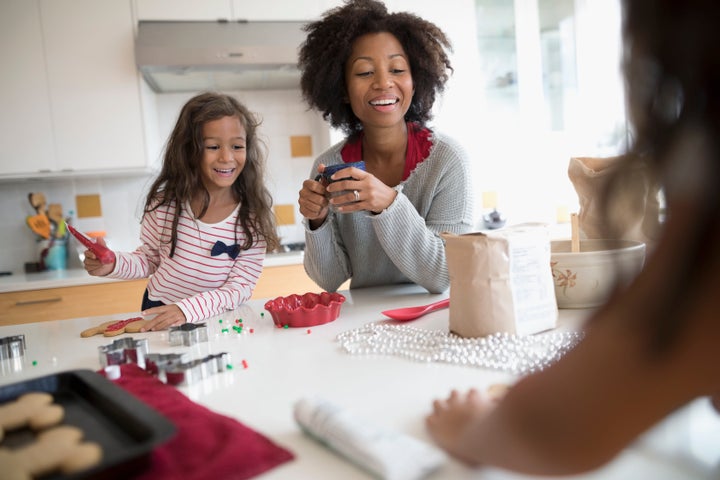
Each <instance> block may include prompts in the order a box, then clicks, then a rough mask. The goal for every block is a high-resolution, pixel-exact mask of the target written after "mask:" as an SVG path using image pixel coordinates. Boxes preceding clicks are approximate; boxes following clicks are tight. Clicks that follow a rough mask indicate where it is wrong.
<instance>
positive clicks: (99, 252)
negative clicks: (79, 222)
mask: <svg viewBox="0 0 720 480" xmlns="http://www.w3.org/2000/svg"><path fill="white" fill-rule="evenodd" d="M66 225H67V228H68V231H69V232H70V233H72V235H73V237H75V238H77V239H78V240H79V241H80V243H82V244H83V245H85V246H86V247H87V249H88V250H90V251H91V252H93V253H94V254H95V256H97V258H98V260H100V262H101V263H113V262H114V261H115V252H113V251H112V250H110V249H109V248H107V247H105V246H103V245H100V244H99V243H95V242H93V241H92V240H90V239H89V238H87V237H86V236H85V235H83V234H82V233H80V232H78V231H77V230H76V229H75V227H73V226H72V225H69V224H66Z"/></svg>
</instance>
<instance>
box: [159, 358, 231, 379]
mask: <svg viewBox="0 0 720 480" xmlns="http://www.w3.org/2000/svg"><path fill="white" fill-rule="evenodd" d="M229 363H230V354H229V353H227V352H223V353H218V354H216V355H208V356H207V357H205V358H201V359H198V360H193V361H192V362H188V363H181V364H174V365H170V366H168V368H167V369H166V370H165V381H166V383H167V384H169V385H192V384H193V383H195V382H198V381H200V380H204V379H206V378H208V377H209V376H211V375H214V374H216V373H220V372H224V371H226V370H228V365H229Z"/></svg>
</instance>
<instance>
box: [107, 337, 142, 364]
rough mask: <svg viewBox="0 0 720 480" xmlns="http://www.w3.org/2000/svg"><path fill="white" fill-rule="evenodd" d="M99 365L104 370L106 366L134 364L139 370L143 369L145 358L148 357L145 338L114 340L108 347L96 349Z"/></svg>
mask: <svg viewBox="0 0 720 480" xmlns="http://www.w3.org/2000/svg"><path fill="white" fill-rule="evenodd" d="M98 353H99V355H100V365H101V366H102V367H103V368H105V367H107V366H108V365H122V364H123V363H136V364H137V365H138V366H140V368H145V358H146V357H147V355H148V340H147V338H140V339H137V340H136V339H134V338H132V337H124V338H119V339H117V340H115V341H114V342H113V343H111V344H109V345H103V346H100V347H98Z"/></svg>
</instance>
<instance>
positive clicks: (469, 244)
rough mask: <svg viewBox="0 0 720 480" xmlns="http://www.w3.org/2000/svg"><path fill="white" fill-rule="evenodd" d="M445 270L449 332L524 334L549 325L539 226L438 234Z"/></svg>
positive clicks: (546, 264)
mask: <svg viewBox="0 0 720 480" xmlns="http://www.w3.org/2000/svg"><path fill="white" fill-rule="evenodd" d="M442 238H443V239H444V240H445V256H446V258H447V264H448V273H449V275H450V331H451V332H453V333H455V334H457V335H460V336H461V337H484V336H486V335H490V334H493V333H497V332H508V333H516V334H519V335H529V334H533V333H537V332H541V331H544V330H548V329H551V328H554V327H555V326H556V324H557V316H558V310H557V302H556V300H555V289H554V288H555V287H554V285H553V278H552V271H551V269H550V235H549V232H548V229H547V227H546V226H545V225H540V224H523V225H518V226H514V227H508V228H505V229H502V230H496V231H492V232H487V233H470V234H465V235H455V234H452V233H443V234H442Z"/></svg>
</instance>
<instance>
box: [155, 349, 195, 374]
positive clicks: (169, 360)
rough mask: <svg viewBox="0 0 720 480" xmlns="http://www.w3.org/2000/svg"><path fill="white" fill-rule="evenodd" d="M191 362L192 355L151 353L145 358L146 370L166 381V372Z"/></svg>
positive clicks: (186, 353)
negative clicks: (174, 366)
mask: <svg viewBox="0 0 720 480" xmlns="http://www.w3.org/2000/svg"><path fill="white" fill-rule="evenodd" d="M188 362H190V353H188V352H185V353H150V354H148V355H147V356H146V357H145V370H147V371H148V372H150V373H151V374H153V375H157V376H158V377H159V378H160V380H163V381H164V380H165V371H166V370H167V369H168V368H169V367H171V366H173V365H180V364H183V363H188Z"/></svg>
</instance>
